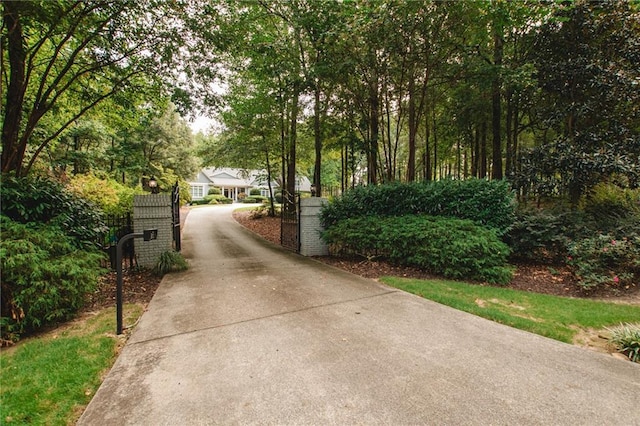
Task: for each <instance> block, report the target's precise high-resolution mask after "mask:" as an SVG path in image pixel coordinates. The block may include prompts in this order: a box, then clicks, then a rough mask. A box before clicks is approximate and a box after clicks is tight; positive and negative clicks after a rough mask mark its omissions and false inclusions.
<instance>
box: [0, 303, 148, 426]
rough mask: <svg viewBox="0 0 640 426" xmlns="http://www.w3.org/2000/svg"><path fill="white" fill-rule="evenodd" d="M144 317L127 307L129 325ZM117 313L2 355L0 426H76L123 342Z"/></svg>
mask: <svg viewBox="0 0 640 426" xmlns="http://www.w3.org/2000/svg"><path fill="white" fill-rule="evenodd" d="M140 315H142V307H141V306H140V305H132V304H130V305H125V306H124V318H125V320H124V321H125V324H133V323H135V321H136V320H137V318H139V317H140ZM115 317H116V315H115V308H109V309H105V310H102V311H100V312H99V313H98V314H96V315H95V316H89V317H83V318H82V319H79V320H76V321H73V322H71V323H69V324H68V325H64V326H62V327H61V328H58V329H56V330H52V331H50V332H48V333H46V334H43V335H41V336H37V337H32V338H27V339H25V340H24V341H22V342H20V343H18V344H17V345H16V346H14V347H11V348H7V349H3V350H2V352H1V353H0V376H1V377H2V386H1V387H0V424H16V425H18V424H22V425H26V424H29V425H67V424H75V422H76V420H77V419H78V418H79V417H80V415H81V414H82V411H83V409H84V407H85V406H86V405H87V404H88V403H89V401H90V400H91V398H92V397H93V395H94V394H95V392H96V390H97V389H98V387H99V386H100V383H101V382H102V379H103V375H104V374H105V373H106V371H108V369H109V368H110V367H111V366H112V365H113V363H114V361H115V359H116V355H117V352H118V349H119V347H120V346H121V344H122V343H123V342H124V339H123V338H122V337H118V336H116V335H115V327H116V318H115Z"/></svg>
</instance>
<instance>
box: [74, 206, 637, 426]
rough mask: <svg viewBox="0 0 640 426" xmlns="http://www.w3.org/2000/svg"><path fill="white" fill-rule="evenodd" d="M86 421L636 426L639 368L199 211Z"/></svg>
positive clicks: (220, 211) (223, 212)
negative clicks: (178, 264) (320, 258)
mask: <svg viewBox="0 0 640 426" xmlns="http://www.w3.org/2000/svg"><path fill="white" fill-rule="evenodd" d="M183 247H184V249H183V253H184V255H185V256H186V258H187V259H188V260H189V262H190V264H191V268H190V269H189V270H188V271H187V272H184V273H180V274H170V275H167V276H166V277H165V278H164V279H163V281H162V283H161V285H160V288H159V289H158V291H157V293H156V295H155V296H154V298H153V300H152V301H151V303H150V305H149V309H148V311H147V312H146V313H145V314H144V315H143V317H142V319H141V320H140V322H139V324H138V325H137V327H136V329H135V331H134V333H133V336H132V337H131V339H130V340H129V341H128V343H127V345H126V346H125V348H124V349H123V351H122V354H121V355H120V357H119V358H118V360H117V362H116V364H115V366H114V367H113V369H112V370H111V372H110V373H109V375H108V376H107V378H106V380H105V381H104V383H103V385H102V387H101V388H100V389H99V391H98V392H97V394H96V396H95V398H94V399H93V401H92V402H91V404H90V405H89V407H88V409H87V410H86V411H85V413H84V415H83V416H82V418H81V419H80V422H79V423H80V424H83V425H105V424H109V425H119V424H127V425H207V424H221V425H245V424H273V425H331V424H338V425H356V424H358V425H377V424H388V425H409V424H452V425H454V424H455V425H458V424H494V425H500V424H505V425H506V424H510V425H512V424H554V425H555V424H558V425H569V424H571V425H585V424H599V425H604V424H626V425H631V424H640V366H639V365H638V364H632V363H630V362H626V361H622V360H618V359H615V358H613V357H611V356H608V355H604V354H599V353H592V352H589V351H586V350H583V349H580V348H577V347H574V346H571V345H567V344H563V343H559V342H556V341H552V340H549V339H545V338H543V337H539V336H536V335H533V334H529V333H525V332H522V331H518V330H515V329H512V328H509V327H505V326H502V325H499V324H496V323H493V322H490V321H487V320H484V319H481V318H478V317H475V316H472V315H469V314H466V313H463V312H459V311H456V310H453V309H450V308H448V307H445V306H442V305H439V304H437V303H433V302H430V301H428V300H423V299H421V298H419V297H416V296H413V295H410V294H407V293H404V292H401V291H398V290H395V289H392V288H389V287H386V286H383V285H381V284H378V283H376V282H375V281H372V280H368V279H364V278H360V277H357V276H354V275H351V274H348V273H346V272H343V271H340V270H337V269H333V268H331V267H328V266H326V265H324V264H321V263H318V262H315V261H313V260H311V259H306V258H303V257H301V256H298V255H295V254H292V253H289V252H286V251H283V250H281V249H280V248H278V247H276V246H273V245H271V244H269V243H267V242H264V241H262V240H260V239H259V238H257V237H254V236H253V235H252V234H250V233H249V232H248V231H246V230H244V228H242V227H240V226H239V225H237V224H236V223H235V222H234V221H233V219H232V218H231V209H230V208H229V207H210V208H201V209H194V210H192V211H191V212H190V214H189V216H188V218H187V222H186V227H185V231H184V238H183Z"/></svg>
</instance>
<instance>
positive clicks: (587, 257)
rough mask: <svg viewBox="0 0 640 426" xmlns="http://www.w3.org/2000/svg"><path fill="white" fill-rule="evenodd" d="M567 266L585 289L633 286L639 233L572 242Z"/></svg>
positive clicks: (638, 268)
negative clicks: (573, 269)
mask: <svg viewBox="0 0 640 426" xmlns="http://www.w3.org/2000/svg"><path fill="white" fill-rule="evenodd" d="M568 264H569V265H571V266H573V267H574V268H575V274H576V276H577V277H578V279H579V283H580V285H581V286H582V287H583V288H584V289H585V290H591V289H594V288H596V287H598V286H600V285H605V284H606V285H611V286H621V287H622V286H625V285H627V284H633V283H635V281H636V280H637V279H638V278H640V234H638V233H632V234H629V235H627V236H625V237H623V238H616V236H615V235H612V234H599V235H597V236H595V237H590V238H583V239H580V240H578V241H575V242H573V243H571V244H570V245H569V257H568Z"/></svg>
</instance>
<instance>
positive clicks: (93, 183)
mask: <svg viewBox="0 0 640 426" xmlns="http://www.w3.org/2000/svg"><path fill="white" fill-rule="evenodd" d="M67 189H69V191H71V192H72V193H73V194H75V195H76V196H78V197H80V198H83V199H85V200H88V201H90V202H92V203H93V204H95V205H96V206H98V207H99V208H100V209H101V210H102V212H103V213H104V214H106V215H114V216H119V215H123V214H126V213H129V212H132V211H133V196H134V195H135V194H140V193H142V190H141V189H140V190H136V189H134V188H130V187H128V186H125V185H122V184H121V183H119V182H116V181H115V180H113V179H109V178H105V179H102V178H99V177H96V176H94V175H75V176H73V177H72V178H71V180H70V181H69V183H68V184H67Z"/></svg>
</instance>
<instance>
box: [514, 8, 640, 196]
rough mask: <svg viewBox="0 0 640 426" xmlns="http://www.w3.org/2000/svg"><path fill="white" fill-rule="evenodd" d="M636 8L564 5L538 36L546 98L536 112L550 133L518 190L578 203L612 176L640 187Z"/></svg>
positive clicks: (528, 161) (537, 59)
mask: <svg viewBox="0 0 640 426" xmlns="http://www.w3.org/2000/svg"><path fill="white" fill-rule="evenodd" d="M631 3H633V2H629V1H598V2H595V1H594V2H591V1H580V2H572V3H570V4H569V3H562V4H561V3H558V4H557V5H556V7H554V8H552V11H553V14H552V15H551V16H550V17H549V18H550V19H547V20H546V22H543V23H542V25H541V26H540V27H539V28H538V29H537V30H536V42H535V45H534V46H533V48H532V54H533V55H532V58H533V60H534V64H535V67H536V71H537V72H536V77H537V80H538V86H539V89H540V95H541V97H540V98H539V102H537V103H536V106H535V108H536V109H537V110H538V116H539V119H540V124H542V125H543V126H544V129H545V132H544V139H543V140H541V143H540V144H538V145H537V146H536V147H535V148H534V149H533V150H531V152H529V153H526V154H525V155H523V164H522V165H521V166H522V167H520V170H521V172H522V175H521V176H520V177H519V179H518V180H519V181H520V182H519V183H518V186H521V187H522V188H530V189H533V191H535V192H537V193H538V194H544V193H546V194H554V193H555V194H566V195H569V197H570V200H571V202H572V203H573V204H574V205H576V204H577V203H578V202H579V200H580V196H581V195H583V194H585V193H586V192H588V191H589V189H591V188H592V187H593V186H595V185H596V184H598V183H599V182H602V181H604V180H607V179H610V178H611V177H613V176H623V177H625V178H626V179H628V180H629V181H630V182H634V181H635V182H636V184H637V182H638V179H639V178H640V163H639V162H638V155H640V132H639V129H640V127H638V123H639V121H640V109H638V108H637V107H636V106H637V105H638V103H639V102H640V91H638V89H637V81H638V78H640V68H639V67H638V61H639V60H640V54H639V53H638V51H639V49H638V41H639V33H638V30H637V13H634V12H632V10H631V8H632V6H631ZM611 46H616V48H615V49H612V48H611ZM541 139H542V138H541Z"/></svg>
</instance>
